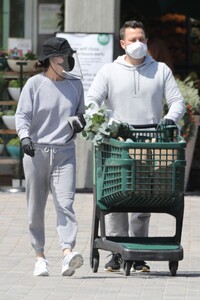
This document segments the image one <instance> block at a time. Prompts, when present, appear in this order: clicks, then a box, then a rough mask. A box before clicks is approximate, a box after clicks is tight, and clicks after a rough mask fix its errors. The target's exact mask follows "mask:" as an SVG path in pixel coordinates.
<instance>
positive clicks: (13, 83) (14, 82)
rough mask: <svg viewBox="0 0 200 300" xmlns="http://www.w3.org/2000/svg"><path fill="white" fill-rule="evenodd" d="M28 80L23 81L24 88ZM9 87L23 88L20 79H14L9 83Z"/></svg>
mask: <svg viewBox="0 0 200 300" xmlns="http://www.w3.org/2000/svg"><path fill="white" fill-rule="evenodd" d="M26 81H27V79H23V86H24V84H25V83H26ZM8 86H9V87H14V88H20V87H21V82H20V80H19V79H12V80H10V81H9V83H8Z"/></svg>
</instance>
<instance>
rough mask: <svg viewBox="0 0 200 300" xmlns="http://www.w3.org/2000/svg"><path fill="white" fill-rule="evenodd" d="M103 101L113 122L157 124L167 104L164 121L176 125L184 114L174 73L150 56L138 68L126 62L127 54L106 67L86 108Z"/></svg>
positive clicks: (103, 68) (87, 101)
mask: <svg viewBox="0 0 200 300" xmlns="http://www.w3.org/2000/svg"><path fill="white" fill-rule="evenodd" d="M103 101H104V104H105V106H106V107H107V109H109V110H112V111H113V118H114V119H117V120H120V121H122V122H127V123H129V124H132V125H144V124H153V123H154V124H155V123H158V122H159V121H160V119H161V118H162V113H163V103H164V102H165V101H166V103H167V105H168V108H169V112H168V114H167V115H166V116H165V118H168V119H172V120H173V121H175V122H176V123H177V122H178V121H179V119H181V118H182V117H183V115H184V113H185V104H184V101H183V98H182V96H181V94H180V91H179V88H178V86H177V83H176V81H175V78H174V76H173V74H172V71H171V70H170V69H169V67H168V66H167V65H166V64H165V63H161V62H157V61H155V60H154V59H153V58H152V57H151V56H149V55H147V56H146V57H145V60H144V62H143V63H142V64H141V65H137V66H136V65H131V64H129V63H127V62H126V60H125V55H122V56H119V57H118V58H117V59H116V60H115V61H114V62H112V63H109V64H105V65H104V66H103V67H102V68H101V69H100V70H99V72H98V73H97V74H96V76H95V78H94V80H93V82H92V84H91V87H90V89H89V90H88V94H87V97H86V105H88V104H90V103H95V104H96V105H97V107H99V106H100V105H101V104H102V102H103Z"/></svg>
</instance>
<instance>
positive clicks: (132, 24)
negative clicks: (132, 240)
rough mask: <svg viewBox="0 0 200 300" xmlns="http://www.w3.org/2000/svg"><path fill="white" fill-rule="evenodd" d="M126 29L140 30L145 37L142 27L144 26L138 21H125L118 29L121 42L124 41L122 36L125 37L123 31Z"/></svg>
mask: <svg viewBox="0 0 200 300" xmlns="http://www.w3.org/2000/svg"><path fill="white" fill-rule="evenodd" d="M126 28H141V29H142V30H143V31H144V33H145V36H146V35H147V33H146V29H145V27H144V24H143V23H142V22H140V21H135V20H132V21H127V22H125V23H124V25H123V26H122V28H121V29H120V32H119V33H120V39H121V40H123V39H124V35H125V29H126Z"/></svg>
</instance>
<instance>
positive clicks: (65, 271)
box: [61, 252, 83, 276]
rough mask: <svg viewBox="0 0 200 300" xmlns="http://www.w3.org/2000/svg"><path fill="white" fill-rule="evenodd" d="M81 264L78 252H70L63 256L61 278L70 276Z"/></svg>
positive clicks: (81, 259) (81, 258)
mask: <svg viewBox="0 0 200 300" xmlns="http://www.w3.org/2000/svg"><path fill="white" fill-rule="evenodd" d="M82 264H83V257H82V255H81V254H80V253H78V252H70V253H69V254H67V255H65V257H64V259H63V263H62V272H61V274H62V276H72V275H73V274H74V272H75V270H76V269H78V268H80V267H81V266H82Z"/></svg>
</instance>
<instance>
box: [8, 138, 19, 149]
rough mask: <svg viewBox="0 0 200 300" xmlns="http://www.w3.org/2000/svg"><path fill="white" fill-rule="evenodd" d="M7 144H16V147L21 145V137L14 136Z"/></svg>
mask: <svg viewBox="0 0 200 300" xmlns="http://www.w3.org/2000/svg"><path fill="white" fill-rule="evenodd" d="M6 145H7V146H16V147H19V146H20V139H19V137H15V138H12V139H10V140H9V141H8V142H7V144H6Z"/></svg>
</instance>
